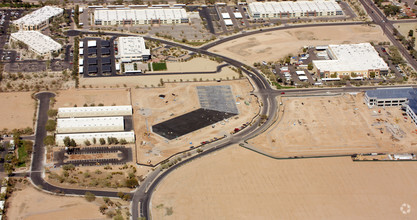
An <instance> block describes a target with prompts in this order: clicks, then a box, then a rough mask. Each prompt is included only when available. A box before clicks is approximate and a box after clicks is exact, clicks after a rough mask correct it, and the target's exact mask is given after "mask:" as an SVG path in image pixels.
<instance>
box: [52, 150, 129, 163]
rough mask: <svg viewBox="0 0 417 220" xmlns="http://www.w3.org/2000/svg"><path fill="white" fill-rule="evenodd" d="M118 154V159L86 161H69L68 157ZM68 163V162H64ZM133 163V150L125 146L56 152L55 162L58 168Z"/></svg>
mask: <svg viewBox="0 0 417 220" xmlns="http://www.w3.org/2000/svg"><path fill="white" fill-rule="evenodd" d="M114 153H117V154H118V157H117V158H105V159H86V160H82V159H80V160H67V159H68V155H87V154H114ZM64 161H66V162H64ZM131 161H132V149H131V148H126V147H124V146H115V147H85V148H74V149H68V150H65V149H64V148H63V149H61V150H60V151H55V152H54V162H55V165H56V166H62V165H65V164H72V165H75V166H103V165H120V164H126V163H128V162H131Z"/></svg>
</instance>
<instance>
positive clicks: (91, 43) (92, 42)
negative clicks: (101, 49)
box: [87, 40, 97, 47]
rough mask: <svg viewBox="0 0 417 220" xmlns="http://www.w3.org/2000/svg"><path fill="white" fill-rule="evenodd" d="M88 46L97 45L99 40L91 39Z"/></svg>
mask: <svg viewBox="0 0 417 220" xmlns="http://www.w3.org/2000/svg"><path fill="white" fill-rule="evenodd" d="M87 46H88V47H96V46H97V41H96V40H89V41H87Z"/></svg>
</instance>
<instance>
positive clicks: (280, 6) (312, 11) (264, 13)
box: [248, 0, 343, 18]
mask: <svg viewBox="0 0 417 220" xmlns="http://www.w3.org/2000/svg"><path fill="white" fill-rule="evenodd" d="M248 8H249V14H250V15H251V16H252V17H253V18H286V17H315V16H335V15H343V10H342V8H341V7H340V5H339V4H337V2H336V1H334V0H328V1H327V0H326V1H324V0H315V1H295V2H293V1H282V2H253V3H249V5H248Z"/></svg>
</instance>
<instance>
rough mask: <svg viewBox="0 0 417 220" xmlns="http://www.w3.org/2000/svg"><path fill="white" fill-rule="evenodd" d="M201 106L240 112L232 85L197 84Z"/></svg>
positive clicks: (221, 110)
mask: <svg viewBox="0 0 417 220" xmlns="http://www.w3.org/2000/svg"><path fill="white" fill-rule="evenodd" d="M197 92H198V98H199V100H200V105H201V108H203V109H209V110H216V111H220V112H227V113H233V114H239V111H238V109H237V107H236V102H235V99H234V97H233V93H232V89H231V88H230V86H197Z"/></svg>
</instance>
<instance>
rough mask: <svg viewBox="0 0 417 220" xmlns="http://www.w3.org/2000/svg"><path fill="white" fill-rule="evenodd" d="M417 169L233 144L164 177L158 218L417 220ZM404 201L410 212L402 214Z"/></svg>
mask: <svg viewBox="0 0 417 220" xmlns="http://www.w3.org/2000/svg"><path fill="white" fill-rule="evenodd" d="M416 174H417V164H416V163H410V162H352V160H351V158H350V157H339V158H321V159H291V160H288V159H287V160H275V159H271V158H268V157H265V156H262V155H260V154H257V153H255V152H252V151H250V150H246V149H243V148H241V147H239V146H232V147H229V148H226V149H224V150H220V151H219V152H217V153H214V154H211V155H208V156H206V157H203V158H201V159H198V160H196V161H194V162H191V163H188V164H186V165H184V166H182V167H181V168H179V169H177V170H175V171H174V172H173V173H172V174H170V175H169V176H168V177H167V178H166V179H164V180H163V181H162V183H161V184H160V185H159V186H158V188H157V189H156V192H155V193H154V194H153V197H152V217H153V219H358V218H359V219H404V218H409V219H415V218H417V212H415V211H414V210H413V208H414V207H416V206H417V189H416V188H415V187H413V186H414V185H415V182H416V181H417V175H416ZM403 203H406V204H409V205H410V206H411V213H409V214H407V215H404V214H402V212H401V210H400V207H401V206H402V204H403ZM405 210H406V209H405Z"/></svg>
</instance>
